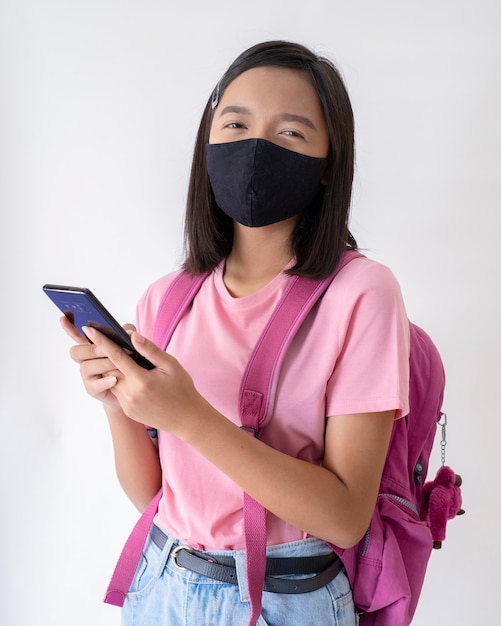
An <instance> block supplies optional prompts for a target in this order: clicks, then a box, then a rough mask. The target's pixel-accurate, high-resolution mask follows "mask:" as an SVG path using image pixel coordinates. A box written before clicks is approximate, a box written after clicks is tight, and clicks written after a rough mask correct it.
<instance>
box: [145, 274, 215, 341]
mask: <svg viewBox="0 0 501 626" xmlns="http://www.w3.org/2000/svg"><path fill="white" fill-rule="evenodd" d="M207 276H208V274H189V273H188V272H180V273H179V274H178V275H177V276H176V278H174V280H173V281H172V283H171V284H170V285H169V286H168V287H167V289H166V291H165V293H164V295H163V297H162V300H161V301H160V306H159V307H158V311H157V317H156V320H155V330H154V332H153V343H155V344H156V345H157V346H159V347H160V348H162V349H163V350H165V348H166V347H167V344H168V343H169V341H170V339H171V337H172V333H173V332H174V330H175V329H176V326H177V325H178V324H179V321H180V319H181V318H182V317H183V315H184V314H185V312H186V311H187V309H188V308H189V306H190V305H191V303H192V302H193V299H194V297H195V296H196V295H197V293H198V292H199V290H200V287H201V286H202V283H203V282H204V280H205V279H206V278H207Z"/></svg>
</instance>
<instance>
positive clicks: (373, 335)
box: [62, 42, 409, 626]
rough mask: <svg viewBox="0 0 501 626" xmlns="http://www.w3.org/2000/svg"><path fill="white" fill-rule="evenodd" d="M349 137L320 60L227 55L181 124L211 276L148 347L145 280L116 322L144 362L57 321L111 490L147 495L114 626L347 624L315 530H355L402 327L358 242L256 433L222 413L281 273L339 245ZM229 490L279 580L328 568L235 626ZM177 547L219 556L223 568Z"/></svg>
mask: <svg viewBox="0 0 501 626" xmlns="http://www.w3.org/2000/svg"><path fill="white" fill-rule="evenodd" d="M353 142H354V129H353V116H352V110H351V106H350V102H349V98H348V95H347V93H346V89H345V87H344V85H343V82H342V80H341V78H340V76H339V73H338V71H337V70H336V69H335V67H334V66H333V65H332V63H330V62H329V61H328V60H326V59H324V58H320V57H318V56H316V55H315V54H314V53H313V52H311V51H310V50H308V49H306V48H304V47H303V46H300V45H296V44H292V43H287V42H267V43H262V44H259V45H256V46H254V47H252V48H250V49H249V50H247V51H245V52H244V53H243V54H242V55H240V56H239V57H238V58H237V59H236V60H235V61H234V63H233V64H232V65H231V66H230V67H229V69H228V70H227V72H226V73H225V74H224V76H223V77H222V79H221V80H220V81H219V83H218V85H217V87H216V89H215V90H214V93H213V94H212V95H211V98H210V99H209V101H208V103H207V106H206V108H205V111H204V113H203V116H202V121H201V124H200V128H199V132H198V136H197V139H196V145H195V151H194V158H193V166H192V173H191V181H190V187H189V194H188V203H187V213H186V242H187V253H186V259H185V262H184V269H185V270H187V271H189V272H192V273H195V274H199V273H204V272H207V271H209V272H210V274H209V276H208V278H207V279H206V280H205V282H204V283H203V285H202V288H201V290H200V292H199V293H198V294H197V296H196V298H195V300H194V302H193V305H192V307H191V308H190V309H189V311H188V313H187V314H186V315H185V316H184V317H183V319H182V320H181V322H180V323H179V325H178V326H177V328H176V330H175V332H174V335H173V337H172V340H171V342H170V344H169V346H168V351H167V353H166V352H164V351H163V350H160V349H159V348H158V347H156V346H155V345H154V344H153V343H152V342H151V341H150V339H148V338H151V337H152V334H153V328H154V323H155V316H156V312H157V310H158V306H159V303H160V300H161V298H162V295H163V293H164V292H165V289H166V288H167V286H168V285H169V284H170V282H171V281H172V280H173V278H174V277H175V275H176V273H174V274H170V275H168V276H166V277H164V278H161V279H160V280H159V281H157V282H156V283H154V284H153V285H152V286H150V288H149V289H148V290H147V291H146V293H145V295H144V296H143V298H142V300H141V301H140V303H139V305H138V329H139V332H136V330H135V329H134V328H133V327H132V326H129V327H128V328H129V331H130V333H131V337H132V341H133V343H134V345H135V346H136V348H137V349H138V350H139V352H141V354H143V355H144V356H145V357H147V358H148V359H149V360H150V361H151V362H152V363H153V364H154V365H155V366H156V367H155V369H153V370H150V371H147V370H144V369H142V368H141V367H139V366H137V365H136V364H135V363H134V362H133V361H132V360H131V359H130V358H129V357H128V356H127V355H126V354H125V352H123V351H122V350H121V349H119V348H117V346H116V345H114V344H113V343H112V342H111V341H110V340H108V339H107V338H106V337H104V336H103V335H101V334H100V333H98V332H97V331H95V330H93V329H88V331H87V332H88V336H89V338H90V339H91V340H92V342H93V343H92V344H90V343H88V342H87V340H86V339H85V338H84V337H82V336H81V335H80V334H79V333H78V332H77V331H76V330H75V328H74V327H73V326H72V325H71V324H70V323H69V322H68V320H66V319H65V318H63V320H62V323H63V326H64V328H65V330H66V332H67V333H68V334H69V335H70V337H72V338H73V340H74V341H75V342H76V344H77V345H75V346H73V347H72V348H71V356H72V358H73V359H74V360H75V361H77V362H78V363H79V364H80V368H81V375H82V378H83V382H84V385H85V388H86V389H87V391H88V392H89V393H90V394H91V395H92V396H93V397H95V398H96V399H98V400H100V401H101V402H102V403H103V405H104V409H105V412H106V414H107V417H108V419H109V422H110V426H111V432H112V437H113V443H114V449H115V457H116V467H117V473H118V476H119V479H120V482H121V484H122V486H123V488H124V490H125V492H126V493H127V495H128V496H129V498H130V499H131V500H132V502H133V503H134V504H135V505H136V507H137V508H138V509H139V510H140V511H142V510H144V508H145V507H146V506H147V504H148V502H149V501H150V500H151V499H152V498H153V496H154V495H155V494H156V492H157V491H158V490H159V489H160V488H162V490H163V495H162V499H161V501H160V504H159V508H158V513H157V514H156V517H155V520H154V525H153V526H152V528H151V531H150V535H149V539H148V541H147V542H146V545H145V546H144V554H143V559H142V561H141V563H140V565H139V567H138V569H137V571H136V575H135V578H134V581H133V583H132V586H131V588H130V591H129V594H128V597H127V601H126V604H125V606H124V609H123V624H124V625H126V626H127V625H129V624H134V625H135V626H139V625H145V626H146V625H148V626H155V625H158V626H160V625H165V626H167V625H168V626H173V625H187V626H194V625H196V626H200V625H202V626H203V625H205V624H207V625H208V624H217V625H231V626H240V625H245V624H247V623H257V624H259V625H261V626H264V625H270V626H271V625H274V626H295V625H297V626H308V625H309V624H311V625H315V626H318V625H319V624H322V625H329V624H337V625H343V626H348V625H354V624H356V623H357V617H356V613H355V608H354V605H353V600H352V596H351V590H350V585H349V582H348V580H347V577H346V575H345V573H344V570H343V569H342V567H338V568H336V567H335V563H336V560H337V557H336V556H335V554H334V553H333V552H332V550H331V549H330V548H329V547H328V545H327V543H326V542H329V543H331V544H335V545H337V546H339V547H341V548H347V547H350V546H353V545H355V544H356V543H357V542H358V541H359V540H360V539H361V538H362V536H363V535H364V533H365V532H366V529H367V527H368V525H369V522H370V519H371V515H372V512H373V510H374V506H375V502H376V497H377V493H378V487H379V482H380V479H381V473H382V469H383V465H384V461H385V456H386V452H387V448H388V444H389V438H390V434H391V430H392V424H393V420H394V419H395V418H398V417H400V416H402V415H405V414H406V412H407V411H408V399H407V396H408V359H409V345H408V322H407V316H406V313H405V310H404V305H403V303H402V298H401V294H400V290H399V287H398V285H397V283H396V281H395V279H394V277H393V275H392V274H391V273H390V271H389V270H388V269H387V268H385V267H384V266H381V265H379V264H377V263H375V262H373V261H370V260H368V259H366V258H365V257H361V258H357V259H355V260H353V261H351V262H350V263H349V264H347V265H346V266H345V267H344V268H343V269H342V270H341V271H340V272H339V273H338V275H337V276H336V278H335V279H334V281H333V282H332V284H331V286H330V287H329V289H328V291H327V292H326V294H325V295H324V297H323V298H322V299H321V301H320V302H319V303H318V304H317V305H316V306H315V307H314V309H313V310H312V311H311V313H310V314H309V316H308V318H307V319H306V321H305V323H304V324H303V325H302V327H301V329H300V331H299V333H298V334H297V336H296V337H295V339H294V341H293V343H292V344H291V346H290V349H289V350H288V352H287V355H286V357H285V360H284V362H283V365H282V369H281V372H280V377H279V380H278V387H277V399H276V403H275V406H274V410H273V414H272V416H271V418H270V419H269V420H268V422H267V423H266V425H265V428H264V429H263V431H262V433H261V435H260V438H259V439H258V438H255V437H251V436H249V434H248V433H247V432H245V431H244V430H243V429H241V428H240V425H241V424H240V422H239V417H238V409H237V398H238V391H239V385H240V382H241V378H242V374H243V372H244V369H245V366H246V364H247V361H248V359H249V356H250V354H251V352H252V349H253V347H254V345H255V343H256V341H257V339H258V338H259V335H260V333H261V331H262V330H263V328H264V325H265V323H266V321H267V319H268V318H269V316H270V315H271V313H272V312H273V309H274V307H275V305H276V303H277V302H278V300H279V299H280V296H281V294H282V293H283V291H284V289H285V287H286V286H287V284H288V281H289V280H290V277H291V276H292V275H295V274H298V275H301V276H307V277H310V278H313V279H319V278H324V277H326V276H327V275H329V274H330V273H331V272H332V271H333V270H334V268H335V267H336V265H337V264H338V262H339V260H340V257H341V255H342V254H343V253H344V252H345V251H347V250H349V249H355V248H356V242H355V240H354V239H353V237H352V236H351V234H350V232H349V230H348V214H349V206H350V197H351V185H352V178H353V161H354V149H353ZM144 424H148V425H150V426H152V427H154V428H155V429H157V431H158V443H156V442H154V441H152V439H151V438H150V437H149V435H148V432H147V430H146V429H145V427H144ZM243 492H246V493H247V494H249V495H250V496H251V497H252V498H254V499H255V500H256V501H257V502H259V503H260V504H262V505H263V506H264V507H265V508H266V510H267V518H266V531H267V546H268V549H267V554H268V557H273V556H275V557H277V556H280V557H285V560H284V561H283V563H284V564H285V565H284V569H283V570H282V571H281V574H282V575H284V576H282V578H284V580H285V581H287V580H288V579H290V578H293V579H294V578H295V579H297V578H300V579H303V578H306V579H310V578H311V574H310V570H309V571H308V572H306V571H304V572H302V571H297V567H298V563H301V561H298V559H297V557H302V556H309V557H313V558H314V559H317V560H314V561H313V562H314V563H318V565H317V566H316V567H317V569H315V570H314V571H315V572H323V571H328V572H331V571H332V572H333V573H332V575H330V576H328V578H329V580H328V581H327V584H325V581H324V582H323V584H322V586H320V587H319V588H313V589H311V590H309V591H308V592H306V593H301V594H297V593H292V592H290V589H289V588H288V586H287V582H286V583H284V588H283V589H282V591H281V592H279V593H277V592H273V591H267V590H266V584H265V591H264V592H263V596H262V610H261V614H260V616H258V615H253V617H252V618H251V620H250V622H249V615H250V607H249V599H248V595H247V587H246V584H247V581H246V576H245V569H244V567H243V563H245V552H244V547H245V545H244V530H243V513H242V495H243ZM181 557H183V558H181ZM192 557H196V558H195V559H193V558H192ZM197 557H198V558H197ZM318 557H320V558H318ZM192 561H197V562H200V561H201V562H202V565H203V564H204V563H207V561H209V562H213V561H215V562H216V564H217V563H219V564H221V563H223V564H224V565H225V566H226V567H228V568H229V569H228V571H229V572H230V575H231V576H233V578H232V579H231V581H230V582H228V581H222V580H220V579H218V578H217V576H213V571H212V570H211V568H207V567H205V568H204V567H202V568H201V569H202V573H201V572H200V571H199V569H200V568H198V569H197V566H194V565H192ZM225 571H226V570H225ZM308 584H310V583H308ZM313 586H315V585H313ZM256 620H257V622H256Z"/></svg>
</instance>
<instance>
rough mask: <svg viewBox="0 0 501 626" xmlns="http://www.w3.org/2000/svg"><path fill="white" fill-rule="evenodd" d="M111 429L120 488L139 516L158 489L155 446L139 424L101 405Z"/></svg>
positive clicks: (159, 471) (110, 407) (116, 408)
mask: <svg viewBox="0 0 501 626" xmlns="http://www.w3.org/2000/svg"><path fill="white" fill-rule="evenodd" d="M104 409H105V411H106V415H107V416H108V422H109V424H110V429H111V437H112V440H113V449H114V452H115V468H116V472H117V476H118V480H119V481H120V484H121V486H122V488H123V490H124V491H125V493H126V494H127V496H128V497H129V499H130V500H131V502H132V503H133V504H134V506H135V507H136V508H137V510H138V511H139V512H140V513H142V512H143V511H144V510H145V509H146V507H147V506H148V504H149V503H150V501H151V500H152V499H153V497H154V496H155V494H156V493H157V492H158V490H159V489H160V487H161V485H162V471H161V467H160V460H159V458H158V449H157V446H156V443H155V442H154V441H153V440H152V439H151V437H150V436H149V434H148V431H147V430H146V428H145V426H144V425H143V424H140V423H139V422H135V421H134V420H131V419H130V418H128V417H127V416H126V415H125V413H124V412H123V411H122V409H120V408H118V407H113V406H110V405H104Z"/></svg>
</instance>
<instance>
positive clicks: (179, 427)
mask: <svg viewBox="0 0 501 626" xmlns="http://www.w3.org/2000/svg"><path fill="white" fill-rule="evenodd" d="M85 334H86V335H87V336H88V337H89V339H90V340H91V341H92V342H93V343H94V344H95V345H96V346H98V347H99V348H100V349H101V351H102V352H103V354H104V355H105V356H107V357H108V359H109V360H110V361H111V362H112V363H113V365H114V366H115V368H116V370H117V372H116V374H117V375H116V378H117V382H116V384H115V385H114V386H113V387H112V388H111V392H112V393H113V394H114V395H115V397H116V398H117V400H118V402H119V403H120V406H121V407H122V410H123V412H124V413H125V414H126V415H127V416H128V417H130V418H131V419H133V420H135V421H137V422H140V423H142V424H148V425H150V426H153V427H154V428H158V429H160V430H166V431H169V432H171V433H173V434H175V435H177V436H178V437H180V438H185V436H188V433H189V431H190V428H191V427H193V426H194V420H195V418H196V417H200V414H201V412H203V410H204V407H206V406H207V403H206V401H205V400H204V399H203V398H202V396H201V395H200V394H199V393H198V391H197V390H196V389H195V385H194V384H193V380H192V379H191V376H190V375H189V374H188V372H187V371H186V370H185V369H184V368H183V367H182V366H181V365H180V363H179V362H178V361H177V360H176V359H175V358H174V357H172V356H170V355H169V354H167V353H166V352H164V351H163V350H161V349H160V348H158V347H157V346H156V345H155V344H154V343H153V342H151V341H149V340H148V339H146V338H145V337H143V336H142V335H140V334H139V333H138V332H136V331H133V332H132V333H131V340H132V343H133V345H134V347H135V348H136V350H137V351H138V352H139V353H140V354H142V355H143V356H145V357H146V358H147V359H149V361H151V362H152V363H153V365H155V368H154V369H152V370H146V369H144V368H142V367H140V366H139V365H137V364H136V363H135V362H134V361H133V360H132V358H131V357H130V356H129V355H128V354H126V352H125V351H124V350H122V348H120V347H119V346H117V345H116V344H115V343H114V342H113V341H111V340H110V339H108V338H107V337H105V336H104V335H103V334H102V333H100V332H99V331H97V330H96V329H95V328H87V327H86V328H85ZM114 374H115V372H114Z"/></svg>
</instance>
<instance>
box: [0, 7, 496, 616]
mask: <svg viewBox="0 0 501 626" xmlns="http://www.w3.org/2000/svg"><path fill="white" fill-rule="evenodd" d="M500 20H501V3H499V2H497V0H491V1H489V0H477V1H476V2H467V1H466V0H421V2H419V3H417V2H405V1H398V0H381V1H378V2H375V1H374V0H359V1H353V2H348V1H346V2H340V1H336V0H324V1H322V0H309V2H305V3H303V2H299V1H298V0H277V1H275V2H270V1H269V0H253V1H252V2H245V3H238V2H234V1H232V2H229V1H227V0H220V1H215V2H205V1H202V0H197V1H194V2H189V1H188V2H184V3H179V6H175V7H173V3H172V2H168V1H167V0H165V1H164V2H161V1H160V0H156V1H155V0H143V1H139V0H122V1H120V0H86V1H85V2H84V1H79V0H66V1H64V0H60V1H58V0H0V211H1V223H0V236H1V240H0V255H1V256H0V261H1V263H0V268H1V291H2V295H1V298H2V307H1V329H2V350H1V355H2V356H1V376H0V410H1V424H2V435H1V437H0V460H1V471H0V481H1V483H0V486H1V494H2V515H1V522H0V523H1V535H0V537H1V540H0V541H1V543H0V545H1V553H0V562H1V566H0V576H1V580H0V622H1V624H2V625H5V626H28V625H30V626H31V625H32V624H37V625H38V626H58V625H61V626H62V625H63V624H64V625H66V624H71V625H72V626H88V625H89V624H92V625H93V626H105V625H106V626H111V625H113V624H118V623H119V610H118V609H115V608H114V607H109V606H106V605H103V604H102V603H101V597H102V594H103V591H104V588H105V586H106V583H107V581H108V579H109V576H110V574H111V571H112V569H113V566H114V563H115V558H116V556H117V554H118V552H119V550H120V548H121V545H122V542H123V539H124V538H125V536H126V534H127V533H128V530H129V528H130V527H131V525H132V523H133V522H134V521H135V519H136V513H135V511H134V509H133V508H132V506H131V505H130V504H129V503H128V501H127V500H126V498H125V496H124V495H123V494H122V492H121V491H120V489H119V487H118V484H117V481H116V479H115V476H114V468H113V460H112V450H111V445H110V441H109V436H108V432H107V426H106V423H105V419H104V417H103V415H102V413H101V410H100V407H99V406H97V405H96V404H95V403H94V402H93V401H92V400H91V399H89V398H87V397H86V395H85V394H84V392H83V390H82V388H81V385H80V381H79V375H78V372H77V368H76V366H75V365H74V364H73V363H71V362H70V360H69V358H68V355H67V348H68V345H69V344H68V341H67V340H66V337H65V336H63V334H62V333H61V332H60V331H59V327H58V323H57V312H56V310H55V308H54V307H53V305H52V304H51V303H50V302H49V301H48V299H47V298H46V297H45V296H44V295H43V294H42V291H41V286H42V284H43V283H45V282H61V283H64V282H67V283H73V284H80V285H86V286H89V287H91V288H92V289H93V290H94V291H95V292H96V293H97V294H98V296H100V297H101V298H102V299H103V300H104V301H105V303H106V304H107V305H108V306H109V308H110V309H111V310H112V311H113V312H114V313H115V314H116V315H117V317H118V318H119V319H120V320H122V321H124V322H125V321H128V320H132V319H133V317H134V305H135V302H136V300H137V298H138V297H139V295H140V294H141V293H142V291H143V289H144V288H145V287H146V286H147V284H148V283H149V282H151V281H152V280H153V279H155V278H156V277H158V276H159V275H161V274H163V273H166V272H167V271H169V270H171V269H173V268H174V267H175V266H176V264H177V263H178V261H179V258H180V254H181V243H182V242H181V238H182V214H183V204H184V197H185V192H186V183H187V176H188V170H189V164H190V158H191V151H192V145H193V140H194V134H195V130H196V126H197V123H198V119H199V117H200V114H201V110H202V106H203V104H204V103H205V101H206V99H207V97H208V95H209V93H210V91H211V90H212V88H213V86H214V85H215V83H216V82H217V80H218V78H219V76H220V74H221V73H222V72H223V71H224V69H225V68H226V66H227V65H228V64H229V63H230V61H232V60H233V58H234V57H235V56H236V54H238V53H239V52H240V51H241V50H243V49H244V48H245V47H247V46H248V45H251V44H253V43H256V42H258V41H262V40H265V39H271V38H286V39H291V40H297V41H300V42H302V43H306V44H307V45H311V46H312V47H314V48H315V49H317V50H318V51H320V52H324V53H326V54H328V55H329V56H331V57H332V58H333V59H334V60H335V61H337V62H338V64H339V65H340V67H341V68H342V70H343V73H344V75H345V77H346V81H347V84H348V87H349V90H350V93H351V96H352V100H353V105H354V109H355V113H356V118H357V124H358V126H357V129H358V130H357V136H358V171H357V180H356V193H355V199H354V214H353V222H352V224H353V230H354V232H355V234H356V236H357V237H358V239H359V243H360V245H361V246H363V247H365V248H366V249H367V251H368V253H369V254H370V255H371V256H372V257H374V258H376V259H379V260H381V261H383V262H385V263H387V264H389V265H390V266H391V267H392V269H393V270H394V272H395V274H396V275H397V277H398V278H399V280H400V282H401V285H402V289H403V292H404V295H405V297H406V302H407V306H408V310H409V315H410V317H411V318H412V319H413V320H414V321H415V322H417V323H419V324H420V325H422V326H424V327H425V328H426V329H427V330H428V332H429V333H430V334H431V335H432V337H433V338H434V339H435V341H436V343H437V345H438V346H439V348H440V350H441V352H442V355H443V358H444V362H445V366H446V369H447V373H448V386H447V394H446V402H445V409H446V410H447V412H448V415H449V424H450V427H449V445H448V449H447V452H448V458H447V461H448V463H449V464H451V465H452V466H453V467H454V468H456V470H457V471H458V472H460V473H461V474H462V475H463V477H464V498H465V501H466V502H465V508H466V509H467V515H466V516H464V517H462V518H460V519H458V520H455V521H454V522H452V523H451V524H450V525H449V528H448V538H447V541H446V543H445V545H444V548H443V550H442V552H438V553H434V555H433V558H432V561H431V564H430V567H429V574H428V578H427V581H426V585H425V589H424V592H423V596H422V602H421V605H420V607H419V609H418V613H417V616H416V618H415V621H414V623H415V624H416V625H417V626H424V625H426V626H430V625H431V626H434V625H435V624H436V625H443V624H455V625H456V626H462V625H466V624H468V625H469V624H480V623H482V624H492V623H494V621H495V620H496V618H495V614H496V602H495V600H496V598H497V597H498V595H499V592H498V583H499V571H498V563H499V561H500V559H501V549H500V542H499V536H498V535H499V533H498V528H499V521H498V519H497V517H498V514H499V504H498V501H497V497H498V495H499V464H498V447H499V442H500V440H501V428H500V421H501V420H500V419H499V418H500V410H499V402H498V401H497V400H498V397H497V396H498V393H497V392H498V388H499V381H498V378H499V365H498V363H499V354H500V351H501V339H500V333H499V318H500V306H499V275H500V271H499V268H500V262H501V258H500V252H499V246H498V245H497V244H496V242H497V241H498V240H499V232H500V227H501V218H500V214H501V210H500V202H499V198H500V195H501V184H500V170H501V168H500V166H501V162H500V154H501V151H500V145H501V124H500V111H501V87H500V76H501V63H500V60H501V39H500V37H499V26H500V24H501V21H500ZM496 401H497V402H496ZM438 462H439V459H438V456H436V458H435V466H434V468H433V471H434V470H435V469H436V468H437V467H438Z"/></svg>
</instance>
